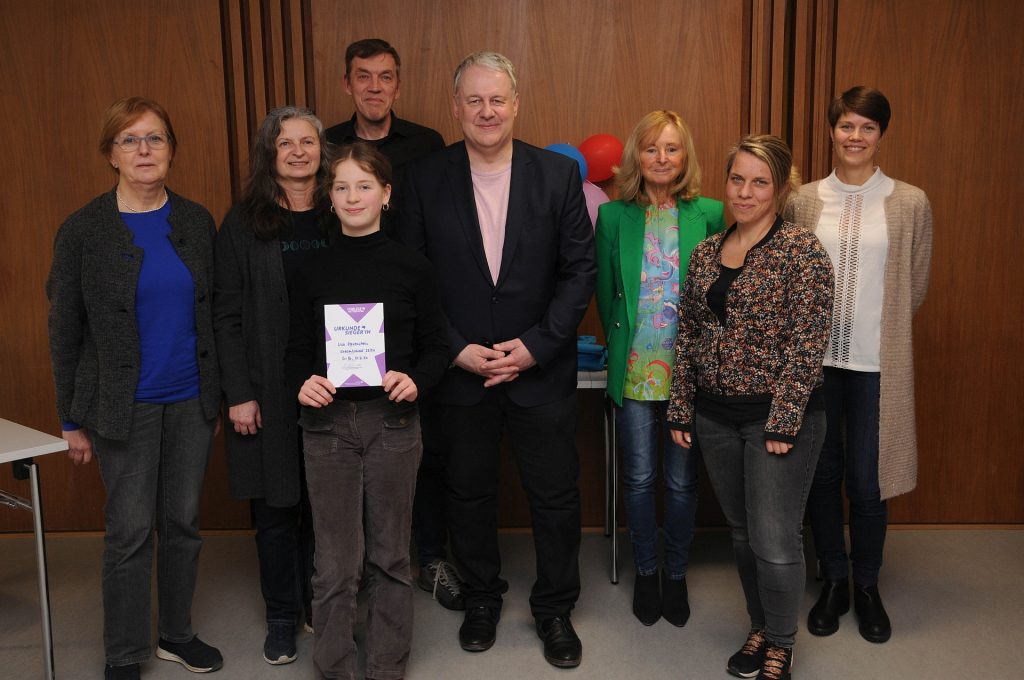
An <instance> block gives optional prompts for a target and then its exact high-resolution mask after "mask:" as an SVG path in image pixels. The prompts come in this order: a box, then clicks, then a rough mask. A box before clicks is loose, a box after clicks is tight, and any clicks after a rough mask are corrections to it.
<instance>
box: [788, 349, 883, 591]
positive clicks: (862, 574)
mask: <svg viewBox="0 0 1024 680" xmlns="http://www.w3.org/2000/svg"><path fill="white" fill-rule="evenodd" d="M878 395H879V374H878V373H865V372H862V371H848V370H844V369H839V368H831V367H828V366H826V367H825V415H826V416H827V418H828V434H826V436H825V446H824V447H823V448H822V450H821V458H820V460H819V461H818V470H817V472H815V474H814V484H813V485H812V486H811V495H810V498H809V499H808V501H807V513H808V515H809V517H810V522H811V531H812V532H813V534H814V549H815V551H816V553H817V557H818V560H819V561H820V563H821V572H822V576H824V577H825V578H826V579H829V580H831V581H838V580H839V579H843V578H846V577H847V576H848V575H849V573H850V572H849V569H850V567H849V562H850V561H851V559H852V562H853V582H854V583H856V584H857V585H859V586H864V587H868V586H873V585H876V584H877V583H878V572H879V570H880V569H881V568H882V549H883V547H884V546H885V532H886V527H887V526H888V510H887V508H886V504H885V501H883V500H882V499H881V492H880V491H879V488H878V416H879V413H878ZM844 481H845V484H846V498H847V500H848V501H849V503H850V557H849V558H847V554H846V539H845V537H844V536H843V495H842V490H841V487H842V486H843V483H844Z"/></svg>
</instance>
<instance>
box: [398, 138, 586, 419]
mask: <svg viewBox="0 0 1024 680" xmlns="http://www.w3.org/2000/svg"><path fill="white" fill-rule="evenodd" d="M399 198H400V201H401V214H402V221H401V224H400V225H397V227H398V228H397V230H396V237H397V238H398V239H399V240H401V241H403V242H404V243H406V244H407V245H409V246H411V247H413V248H415V249H417V250H419V251H420V252H422V253H424V254H426V256H427V257H428V258H429V259H430V261H431V262H433V263H434V266H435V268H436V269H437V273H438V277H439V278H440V282H441V300H442V303H443V305H444V311H445V314H446V315H447V317H448V325H449V332H448V336H449V346H450V350H451V355H452V357H453V358H454V357H455V356H457V355H458V354H459V352H461V351H462V349H463V348H464V347H465V346H466V345H467V344H471V343H476V344H481V345H491V344H494V343H497V342H503V341H506V340H512V339H514V338H520V339H521V340H522V341H523V343H524V344H525V345H526V347H527V349H529V350H530V353H531V354H533V357H534V359H536V360H537V365H536V366H534V367H532V368H530V369H529V370H527V371H524V372H523V373H522V374H521V375H520V376H519V377H518V378H517V379H515V380H513V381H511V382H508V383H505V384H504V385H505V389H507V392H508V395H509V397H510V398H511V399H512V400H513V401H514V402H515V403H516V404H519V405H520V406H538V405H541V404H546V403H550V402H552V401H556V400H559V399H564V398H565V397H567V396H569V395H570V394H571V393H572V392H573V391H574V390H575V389H576V328H577V326H578V325H579V322H580V320H581V319H582V318H583V314H584V313H585V312H586V309H587V305H588V303H589V302H590V296H591V294H592V293H593V291H594V278H595V274H596V271H597V269H596V265H595V256H594V235H593V229H592V227H591V223H590V218H589V216H588V214H587V206H586V201H585V199H584V196H583V187H582V183H581V180H580V173H579V166H578V165H577V164H576V162H575V161H573V160H572V159H570V158H567V157H565V156H562V155H560V154H556V153H553V152H550V151H545V150H543V149H538V148H537V147H534V146H530V145H529V144H526V143H524V142H521V141H519V140H515V141H514V142H513V151H512V180H511V186H510V188H509V199H508V216H507V218H506V223H505V243H504V246H503V250H502V259H501V268H500V270H499V274H498V280H497V282H494V281H492V280H491V274H490V270H489V269H488V267H487V258H486V256H485V255H484V249H483V240H482V238H481V236H480V223H479V221H478V219H477V212H476V202H475V199H474V195H473V181H472V177H471V175H470V168H469V155H468V153H467V151H466V145H465V143H464V142H461V141H460V142H456V143H455V144H452V145H451V146H448V147H446V148H444V149H442V150H441V151H439V152H437V153H435V154H433V155H431V156H428V157H427V158H424V159H421V160H420V161H418V162H416V163H414V164H413V165H411V166H410V167H409V169H408V170H407V172H406V177H405V184H404V186H403V188H402V195H401V196H400V197H399ZM483 383H484V379H483V378H482V377H480V376H478V375H475V374H472V373H469V372H468V371H464V370H462V369H459V368H455V367H453V368H451V369H449V371H448V372H447V374H446V376H445V378H444V379H443V380H442V382H441V385H440V386H439V387H438V388H437V392H436V396H437V399H438V400H439V401H441V402H442V403H446V404H454V405H471V404H475V403H477V402H478V401H480V400H481V399H482V398H483V396H484V390H485V388H484V386H483Z"/></svg>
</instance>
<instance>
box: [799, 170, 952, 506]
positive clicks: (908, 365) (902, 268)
mask: <svg viewBox="0 0 1024 680" xmlns="http://www.w3.org/2000/svg"><path fill="white" fill-rule="evenodd" d="M895 182H896V186H895V189H893V192H892V194H890V195H889V197H888V198H886V199H885V222H886V226H887V227H888V235H889V247H888V251H887V256H886V262H885V278H884V281H883V284H882V286H883V292H882V299H883V303H882V322H881V326H882V328H881V347H880V362H881V375H880V382H881V388H880V402H879V430H878V484H879V488H880V489H881V492H882V500H885V499H887V498H892V497H894V496H899V495H900V494H904V493H907V492H908V491H912V490H913V489H914V487H916V486H917V428H916V424H915V420H914V344H913V316H914V313H915V312H916V311H917V309H918V307H920V306H921V303H922V302H924V296H925V293H926V292H927V290H928V272H929V267H930V265H931V255H932V209H931V205H930V204H929V203H928V197H927V196H925V193H924V192H923V191H921V190H920V189H918V188H917V187H915V186H912V185H910V184H907V183H905V182H900V181H899V180H896V181H895ZM819 184H820V181H819V182H811V183H810V184H805V185H804V186H802V187H800V189H799V190H798V191H797V192H796V194H795V195H794V196H793V197H792V198H791V199H790V201H789V204H788V205H787V206H786V210H785V215H786V219H788V220H791V221H793V222H795V223H796V224H798V225H800V226H802V227H805V228H806V229H809V230H811V231H815V230H816V229H817V227H818V219H819V218H820V217H821V211H822V208H823V207H824V203H823V202H822V200H821V199H820V198H819V197H818V185H819Z"/></svg>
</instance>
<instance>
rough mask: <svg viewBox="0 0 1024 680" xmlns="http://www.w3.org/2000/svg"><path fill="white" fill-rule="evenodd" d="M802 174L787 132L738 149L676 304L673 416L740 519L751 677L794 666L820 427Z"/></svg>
mask: <svg viewBox="0 0 1024 680" xmlns="http://www.w3.org/2000/svg"><path fill="white" fill-rule="evenodd" d="M796 183H797V178H796V173H795V171H794V170H793V169H792V155H791V153H790V151H789V148H788V147H787V146H786V143H785V142H783V141H782V140H781V139H779V138H778V137H773V136H770V135H752V136H748V137H746V138H744V139H743V140H742V141H741V142H740V143H739V144H738V145H737V146H736V147H735V148H734V149H733V150H732V152H731V153H730V154H729V160H728V165H727V181H726V204H727V205H728V206H729V209H730V211H731V212H732V214H733V216H734V217H735V218H736V223H735V224H734V225H733V226H732V227H730V228H729V229H728V230H727V231H725V232H723V233H721V234H716V235H715V236H712V237H711V238H709V239H707V240H705V241H704V242H702V243H701V244H700V245H698V246H697V248H696V249H695V250H694V251H693V254H692V255H691V257H690V269H689V272H688V274H687V276H686V285H685V288H684V291H683V295H682V298H681V299H680V304H679V309H680V319H679V335H678V338H677V340H676V364H675V367H676V370H675V374H674V377H673V384H672V391H671V396H670V404H669V409H668V421H669V426H670V427H671V428H672V429H673V433H672V438H673V440H675V442H676V443H677V444H679V445H680V446H683V447H689V446H690V445H691V444H692V443H693V441H694V437H696V440H697V441H699V442H700V446H701V449H702V451H703V453H704V461H705V464H706V466H707V469H708V474H709V476H710V478H711V483H712V486H713V487H714V489H715V495H717V496H718V500H719V502H720V503H721V505H722V511H723V512H724V514H725V517H726V520H727V521H728V522H729V526H730V528H731V530H732V541H733V550H734V551H735V554H736V561H737V564H738V567H739V572H740V581H741V583H742V585H743V592H744V595H745V596H746V601H747V612H748V613H749V615H750V623H751V630H750V633H749V635H748V638H747V641H746V643H745V644H744V645H743V647H742V648H741V649H740V651H738V652H736V654H734V655H733V656H732V657H731V658H730V659H729V661H728V670H729V672H730V673H732V674H733V675H737V676H739V677H744V678H748V677H754V676H757V677H759V678H766V679H770V680H779V679H783V678H789V677H791V675H790V669H791V666H792V661H793V642H794V639H795V636H796V628H797V611H798V608H799V604H800V597H801V595H802V594H803V589H804V578H805V577H804V558H803V541H802V536H801V530H802V520H803V514H804V506H805V505H806V502H807V492H808V489H809V488H810V485H811V480H812V479H813V476H814V468H815V463H816V462H817V459H818V454H819V452H820V451H821V445H822V442H823V440H824V437H825V414H824V410H823V399H822V396H821V386H822V368H821V361H822V355H823V354H824V351H825V344H826V342H827V341H828V332H829V319H830V316H831V310H832V291H833V288H832V266H831V264H830V262H829V258H828V255H827V253H826V252H825V250H824V248H823V247H822V246H821V244H820V243H819V242H818V239H817V238H816V237H815V236H814V235H813V234H811V233H809V232H807V231H805V230H803V229H800V228H798V227H797V226H795V225H793V224H791V223H789V222H785V221H784V220H782V219H781V218H780V217H779V212H781V210H782V206H783V205H784V204H785V201H786V198H787V197H788V196H789V193H790V191H791V190H792V188H793V187H794V185H795V184H796Z"/></svg>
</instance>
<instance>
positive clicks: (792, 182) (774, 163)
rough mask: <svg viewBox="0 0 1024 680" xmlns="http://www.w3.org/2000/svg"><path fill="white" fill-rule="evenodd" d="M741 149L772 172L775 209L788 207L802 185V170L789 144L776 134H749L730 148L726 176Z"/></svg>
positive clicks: (726, 163) (780, 210) (780, 209)
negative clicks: (796, 162)
mask: <svg viewBox="0 0 1024 680" xmlns="http://www.w3.org/2000/svg"><path fill="white" fill-rule="evenodd" d="M741 151H744V152H746V153H749V154H750V155H752V156H753V157H755V158H757V159H758V160H761V161H764V163H765V164H766V165H767V166H768V169H769V170H770V171H771V173H772V184H774V185H775V209H776V211H777V212H780V213H781V212H782V209H783V208H784V207H786V201H788V200H789V197H790V196H792V195H793V192H795V191H796V190H797V189H798V188H799V187H800V172H799V171H798V170H797V169H796V166H794V165H793V152H792V151H790V150H789V145H788V144H786V142H785V141H784V140H783V139H781V138H779V137H776V136H775V135H747V136H746V137H744V138H743V139H741V140H740V142H739V144H737V145H736V146H734V147H732V148H731V149H729V156H728V158H727V159H726V162H725V176H726V178H728V176H729V173H730V172H732V164H733V162H734V161H735V160H736V154H738V153H739V152H741Z"/></svg>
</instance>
